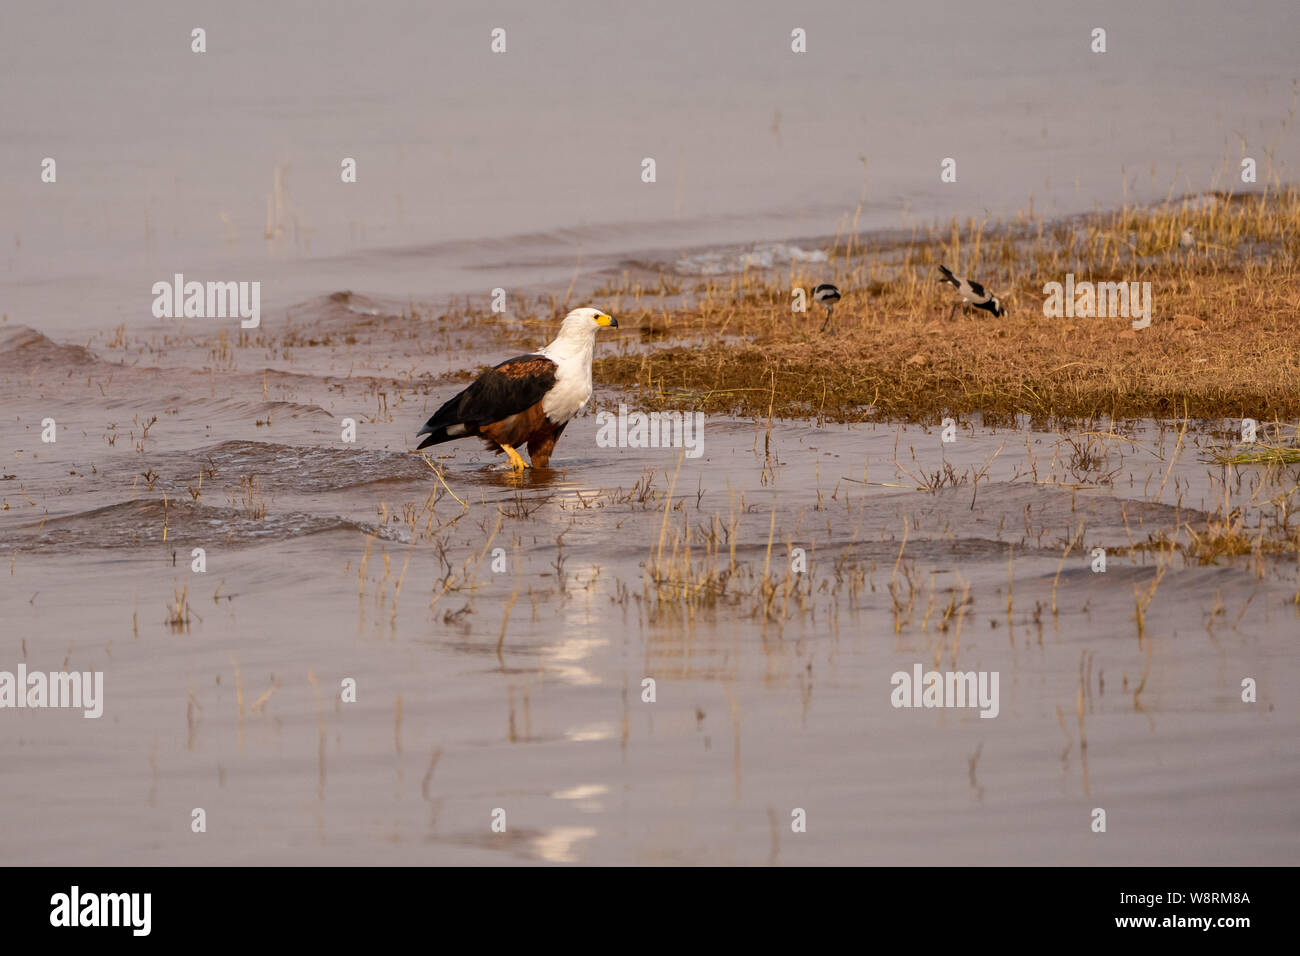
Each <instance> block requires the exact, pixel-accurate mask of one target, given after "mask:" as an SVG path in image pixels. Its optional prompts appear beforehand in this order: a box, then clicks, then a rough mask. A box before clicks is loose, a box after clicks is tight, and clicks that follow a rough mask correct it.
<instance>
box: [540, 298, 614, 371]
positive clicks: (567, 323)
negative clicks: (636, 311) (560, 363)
mask: <svg viewBox="0 0 1300 956" xmlns="http://www.w3.org/2000/svg"><path fill="white" fill-rule="evenodd" d="M602 327H608V328H614V329H616V328H618V319H616V318H614V317H613V316H612V315H607V314H605V313H604V312H601V311H600V310H599V309H592V308H581V309H574V310H573V311H572V312H570V313H569V314H568V315H566V316H565V317H564V321H563V322H561V323H560V332H559V334H558V335H556V336H555V340H554V341H553V342H551V344H550V345H548V346H546V348H544V349H542V350H541V354H542V355H547V356H550V357H551V358H553V359H563V358H579V357H585V358H586V361H587V363H588V364H590V362H591V352H592V348H593V346H594V345H595V342H596V330H597V329H599V328H602Z"/></svg>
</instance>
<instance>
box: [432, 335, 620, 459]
mask: <svg viewBox="0 0 1300 956" xmlns="http://www.w3.org/2000/svg"><path fill="white" fill-rule="evenodd" d="M601 326H611V327H613V328H618V319H615V318H612V317H611V316H608V315H606V314H605V313H603V312H598V311H596V310H595V309H574V310H573V311H572V312H570V313H569V314H568V315H567V316H565V318H564V322H563V324H561V326H560V334H559V335H557V336H556V337H555V341H554V342H552V343H551V344H550V345H548V346H546V347H545V348H544V349H541V350H540V351H538V352H534V353H532V354H531V355H520V356H517V357H515V358H512V359H507V360H506V361H504V362H502V363H501V364H500V365H498V366H497V367H496V368H493V369H489V370H488V371H486V372H484V373H483V374H482V375H480V376H479V377H478V378H476V379H475V380H474V381H473V383H471V385H470V386H469V388H467V389H465V390H464V391H463V392H461V393H460V394H459V395H457V396H456V397H455V398H453V399H452V400H451V401H449V402H447V403H446V404H445V405H443V406H442V408H440V409H438V410H437V411H436V412H435V413H434V415H433V417H432V418H430V419H429V420H428V421H427V422H425V423H424V427H423V428H421V429H420V430H419V431H418V432H416V434H417V435H428V436H429V437H428V438H426V439H425V440H424V441H422V442H420V444H419V446H418V447H420V448H427V447H429V446H430V445H438V444H441V443H442V442H445V441H453V440H455V439H457V438H469V437H471V436H474V435H477V436H478V437H479V438H482V439H483V440H484V441H485V442H487V444H488V447H490V448H495V449H496V450H497V451H504V452H505V453H506V456H507V457H508V458H509V459H510V464H511V465H513V466H514V467H515V468H516V469H519V470H523V469H524V468H526V467H527V465H526V464H525V463H524V459H523V458H522V457H521V456H520V454H519V452H517V451H515V449H516V448H518V447H521V446H523V445H527V446H528V457H529V458H531V459H532V463H533V465H534V466H536V467H538V468H545V467H546V464H547V462H548V461H549V460H550V457H551V451H552V449H554V448H555V443H556V441H558V440H559V437H560V433H561V432H563V431H564V426H565V425H567V424H568V423H569V419H570V418H572V417H573V416H574V415H576V414H577V413H578V410H579V409H581V408H582V406H584V405H586V404H587V399H589V398H591V353H592V351H593V349H594V348H595V346H596V329H598V328H600V327H601Z"/></svg>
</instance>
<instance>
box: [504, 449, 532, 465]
mask: <svg viewBox="0 0 1300 956" xmlns="http://www.w3.org/2000/svg"><path fill="white" fill-rule="evenodd" d="M501 450H502V451H504V452H505V453H506V457H507V458H509V459H510V466H511V467H512V468H514V470H515V471H523V470H524V469H525V468H527V467H528V462H526V461H524V459H523V457H522V456H521V455H520V454H519V452H517V451H515V450H514V449H513V448H511V447H510V446H509V445H502V446H501Z"/></svg>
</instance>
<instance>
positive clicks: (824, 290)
mask: <svg viewBox="0 0 1300 956" xmlns="http://www.w3.org/2000/svg"><path fill="white" fill-rule="evenodd" d="M812 297H813V301H814V302H820V303H821V304H822V305H824V306H826V321H825V322H823V323H822V331H823V332H825V331H826V326H827V325H829V324H830V321H831V310H832V309H834V308H835V303H836V302H838V301H840V290H839V289H837V288H835V286H833V285H831V284H830V283H829V282H823V283H822V284H821V285H819V286H815V287H814V288H813V290H812Z"/></svg>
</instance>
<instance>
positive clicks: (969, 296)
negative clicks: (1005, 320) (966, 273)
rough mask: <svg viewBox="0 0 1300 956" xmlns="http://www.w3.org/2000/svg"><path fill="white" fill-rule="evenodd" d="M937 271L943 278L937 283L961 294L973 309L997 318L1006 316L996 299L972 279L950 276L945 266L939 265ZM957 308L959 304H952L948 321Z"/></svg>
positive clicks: (950, 271)
mask: <svg viewBox="0 0 1300 956" xmlns="http://www.w3.org/2000/svg"><path fill="white" fill-rule="evenodd" d="M939 271H940V272H942V273H943V278H942V279H940V280H939V281H940V282H947V283H950V284H951V285H952V286H953V287H954V288H956V290H957V291H958V292H960V293H961V297H962V298H963V299H964V300H965V301H967V302H969V303H970V304H971V305H973V306H975V308H977V309H983V310H984V311H985V312H991V313H993V314H994V315H997V316H1003V315H1006V314H1007V310H1006V309H1004V308H1002V303H1001V302H999V301H998V297H997V296H995V295H994V294H993V293H992V292H990V291H988V290H987V289H985V288H984V286H982V285H980V284H979V283H978V282H976V281H975V280H974V279H963V278H962V277H961V276H955V275H953V274H952V270H950V269H949V268H948V267H947V266H945V265H940V266H939ZM959 306H961V303H960V302H956V303H954V304H953V307H952V311H951V312H949V313H948V319H949V321H951V320H952V317H953V315H955V314H956V312H957V309H958V307H959Z"/></svg>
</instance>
